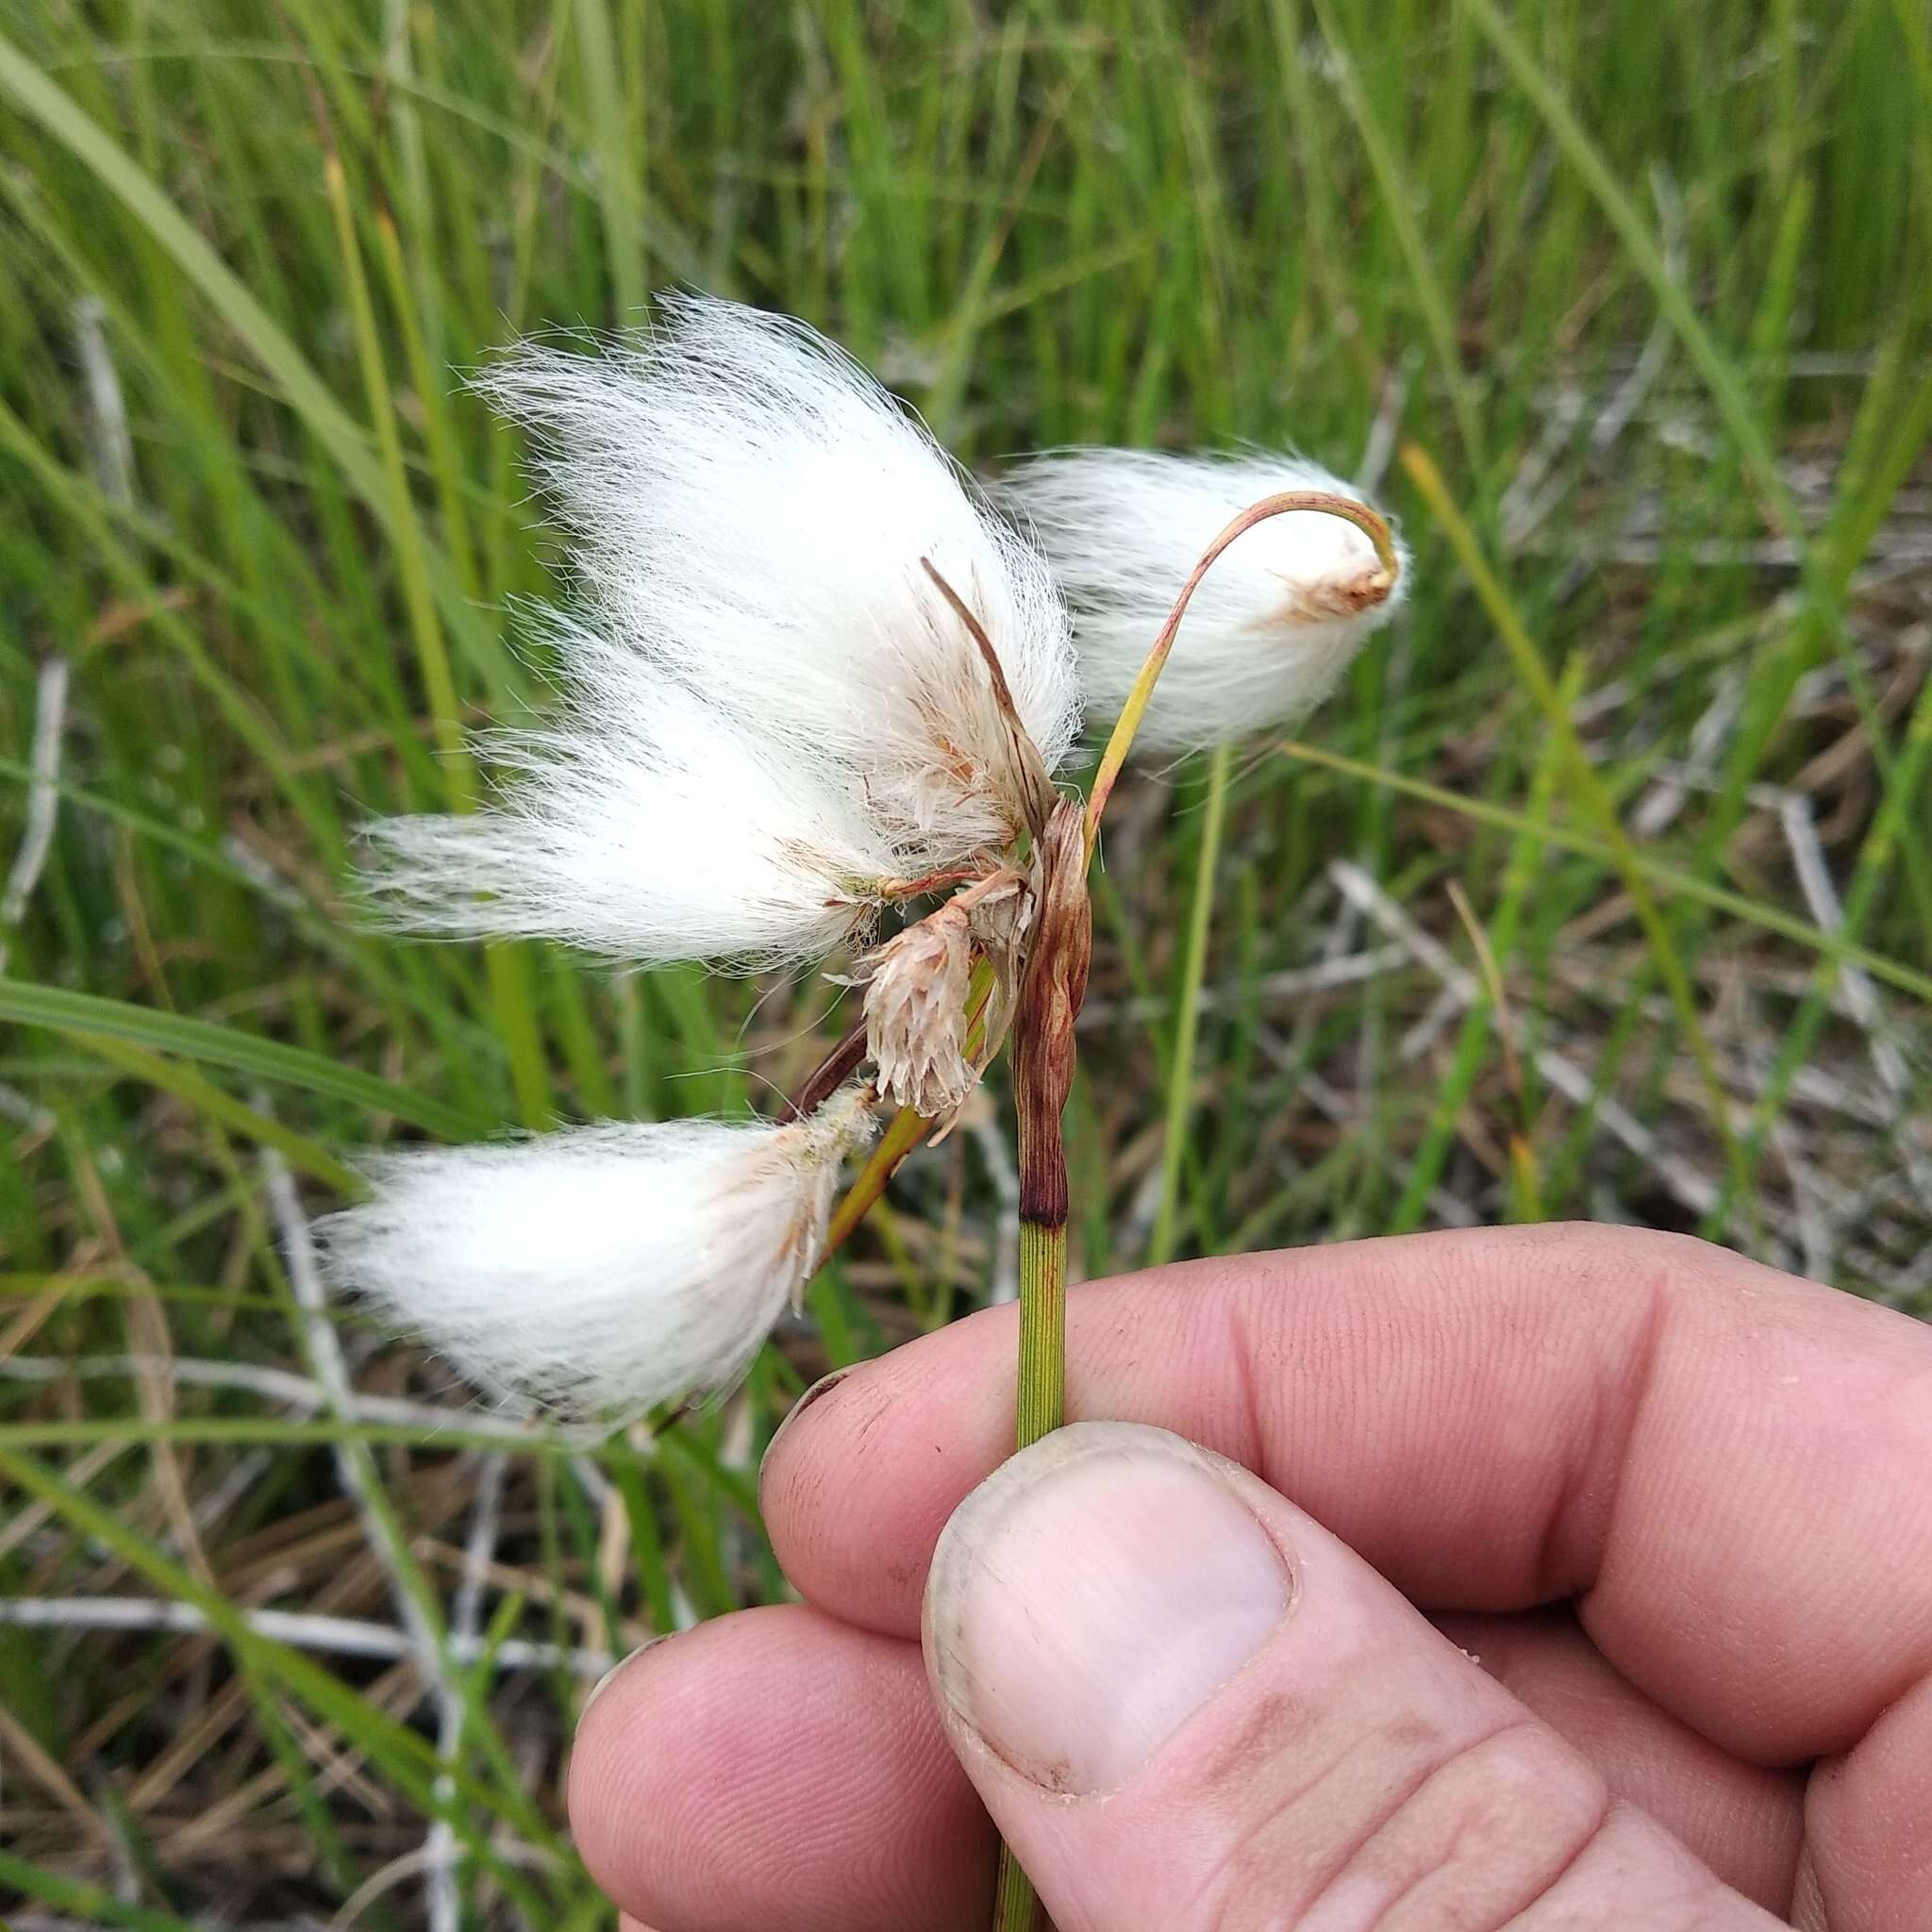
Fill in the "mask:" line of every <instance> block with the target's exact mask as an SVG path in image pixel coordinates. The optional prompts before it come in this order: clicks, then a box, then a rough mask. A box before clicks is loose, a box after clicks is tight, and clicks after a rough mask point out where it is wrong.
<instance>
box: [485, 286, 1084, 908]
mask: <svg viewBox="0 0 1932 1932" xmlns="http://www.w3.org/2000/svg"><path fill="white" fill-rule="evenodd" d="M661 307H662V308H663V311H664V315H665V321H664V325H663V326H662V327H660V328H658V329H656V330H654V331H652V332H650V333H648V334H645V335H642V336H639V337H635V338H630V339H626V340H625V341H623V342H621V343H617V344H612V345H610V346H608V347H607V348H606V349H605V351H604V353H602V354H599V355H579V354H573V353H570V352H568V351H566V350H562V349H558V348H553V347H539V346H534V345H526V346H525V347H523V348H521V349H519V350H517V351H516V352H515V353H514V354H513V355H511V356H510V357H509V358H507V359H506V360H505V361H504V362H503V363H501V364H500V365H499V366H497V367H495V368H494V369H491V370H490V371H488V372H487V373H485V374H484V375H482V376H481V377H479V378H478V382H477V386H478V388H480V389H481V390H482V391H483V392H484V393H485V394H486V395H488V396H489V397H490V399H491V401H492V402H494V403H495V404H496V406H497V407H498V408H500V409H501V410H503V412H504V413H505V414H506V415H508V416H510V417H512V418H514V419H515V420H516V421H517V422H519V423H521V424H523V425H525V427H526V428H527V429H529V430H530V431H531V432H532V434H533V435H534V437H535V438H536V439H537V441H538V443H539V445H540V448H541V452H542V455H541V461H540V465H539V471H540V475H541V479H542V481H543V482H544V484H545V485H546V486H547V487H548V489H549V491H550V492H551V493H552V495H553V497H554V499H555V502H556V504H557V506H558V511H559V513H560V515H561V518H562V520H563V522H564V524H565V525H566V526H567V528H568V530H569V532H570V534H571V538H572V556H573V561H574V563H575V569H576V574H577V576H578V579H579V587H580V590H581V591H582V593H583V595H584V596H585V597H586V598H587V600H588V602H589V604H590V607H591V612H592V614H593V617H594V620H595V622H596V624H597V625H598V626H599V627H600V628H601V629H602V630H603V631H604V632H605V633H607V634H608V636H609V637H610V638H611V639H612V640H613V641H614V642H615V643H617V644H618V645H621V646H622V647H623V648H625V649H628V650H631V651H635V652H637V653H638V654H639V655H640V656H641V657H642V658H645V659H647V660H648V661H649V662H650V663H652V664H653V665H655V666H657V667H658V668H659V669H660V670H661V671H662V672H664V673H665V674H666V675H670V676H671V677H674V678H675V679H676V680H678V681H679V682H680V683H682V684H684V685H685V686H686V687H687V688H688V689H690V690H691V691H695V692H697V693H699V694H700V695H702V696H703V697H704V698H705V699H706V700H707V702H708V703H709V704H710V705H712V706H713V707H714V708H716V709H717V710H718V711H719V712H720V713H721V714H722V715H724V717H725V718H727V719H728V720H729V721H730V723H731V724H733V725H735V726H736V727H737V728H738V729H740V730H741V731H742V732H743V733H744V734H745V735H746V736H748V737H750V738H752V739H754V740H755V741H757V742H758V743H759V744H761V745H767V744H768V745H772V746H774V747H778V748H780V749H782V750H784V751H785V752H787V753H788V754H789V755H790V756H791V757H792V758H796V759H797V760H799V761H800V762H801V763H802V764H803V765H805V766H808V767H809V768H811V769H813V770H822V769H824V768H826V767H836V768H838V770H839V771H840V773H841V777H842V778H843V779H844V780H845V781H846V782H852V781H855V780H856V782H857V785H858V788H859V789H860V791H862V794H863V796H864V799H865V801H866V805H867V808H868V810H869V811H870V812H871V814H872V816H873V818H874V824H875V825H876V827H877V830H878V833H879V836H881V837H882V838H884V839H885V840H886V841H889V842H891V844H893V845H894V846H895V847H897V848H899V849H900V852H901V855H902V859H903V864H904V871H905V873H906V874H907V875H908V876H916V875H919V874H924V873H929V872H939V871H942V870H945V869H946V868H948V867H951V866H955V865H958V864H959V863H960V862H961V861H963V860H965V859H967V858H971V857H972V856H974V855H975V854H977V853H980V852H982V851H987V850H994V849H998V848H1000V847H1002V846H1005V845H1006V844H1008V843H1009V842H1010V841H1012V839H1013V838H1014V836H1015V834H1016V833H1017V832H1019V831H1020V830H1022V829H1023V828H1024V825H1025V824H1026V821H1027V819H1028V817H1029V812H1028V809H1027V807H1028V800H1027V797H1026V795H1025V793H1026V789H1027V788H1026V787H1025V785H1024V777H1023V774H1018V773H1016V772H1015V771H1014V770H1013V769H1012V763H1013V760H1012V751H1011V742H1010V738H1009V734H1008V731H1007V730H1006V727H1005V723H1004V721H1003V719H1002V718H1001V715H1000V712H999V709H998V707H997V705H996V703H995V701H994V697H993V692H992V686H991V680H990V678H989V676H988V674H987V669H986V666H985V664H984V663H983V662H982V661H981V658H980V657H979V654H978V652H977V650H976V649H975V647H974V642H973V640H972V637H971V635H970V632H969V630H968V629H967V627H966V626H965V625H963V624H962V622H961V620H960V618H959V616H958V613H957V612H956V611H955V610H954V609H953V608H951V607H950V605H949V603H948V601H947V599H946V598H945V596H944V594H943V593H942V591H941V588H940V587H939V585H938V584H937V583H935V581H934V578H933V573H938V574H939V575H940V576H941V577H942V579H943V581H944V583H945V584H947V585H949V586H951V588H952V589H953V591H956V592H957V593H958V597H959V598H960V599H961V600H962V601H963V602H964V604H965V605H966V606H967V608H969V609H970V610H971V611H972V613H973V614H974V616H975V617H976V618H977V620H978V622H979V624H980V625H982V626H983V627H984V630H985V632H986V635H987V637H988V638H989V639H990V641H991V645H992V648H993V650H994V652H995V654H996V656H997V658H998V659H999V662H1000V666H1001V669H1002V671H1003V673H1004V675H1005V680H1006V683H1007V686H1008V689H1009V691H1010V692H1011V697H1012V704H1013V708H1014V710H1015V712H1016V713H1017V716H1018V720H1019V723H1020V724H1021V725H1022V726H1023V727H1024V730H1025V732H1026V733H1027V734H1028V736H1030V738H1031V739H1032V741H1033V742H1034V743H1035V744H1036V745H1038V747H1039V749H1040V753H1041V758H1042V759H1043V761H1044V763H1045V766H1046V768H1047V770H1048V771H1051V770H1052V769H1053V768H1054V767H1055V766H1056V765H1057V764H1058V762H1059V761H1060V760H1061V759H1062V758H1064V757H1065V755H1066V753H1067V751H1068V749H1069V747H1070V745H1071V743H1072V741H1073V738H1074V732H1075V730H1076V728H1077V723H1078V698H1077V691H1076V683H1075V678H1074V661H1073V651H1072V645H1071V641H1070V638H1069V632H1068V625H1067V618H1066V613H1065V609H1064V608H1063V606H1062V605H1061V603H1060V600H1059V597H1058V591H1056V589H1055V586H1054V582H1053V578H1052V575H1051V573H1050V572H1049V570H1048V569H1047V567H1046V564H1045V562H1044V560H1043V559H1042V558H1041V557H1040V556H1039V555H1038V553H1037V552H1036V551H1035V550H1034V549H1033V548H1032V546H1031V545H1030V544H1028V543H1027V542H1026V541H1024V540H1023V539H1022V538H1020V537H1019V536H1017V535H1016V534H1015V533H1014V531H1013V530H1012V529H1011V527H1010V526H1009V525H1008V524H1007V523H1006V522H1005V521H1004V520H1003V519H1002V518H1000V517H999V516H998V515H997V514H996V513H995V512H993V511H992V510H991V508H988V507H986V506H985V505H984V504H982V503H981V501H980V500H979V498H978V494H977V492H976V491H975V490H974V487H973V486H972V484H971V483H970V481H969V480H968V479H967V478H966V477H965V476H964V475H962V474H961V472H960V471H959V470H958V467H957V466H956V465H955V464H954V463H953V462H952V461H951V459H950V458H948V457H946V456H945V454H944V453H943V452H942V451H941V449H940V447H939V446H938V444H936V443H935V442H934V441H933V440H932V438H931V437H930V436H928V435H927V434H926V432H925V430H924V427H923V426H922V425H920V424H919V423H918V422H917V421H916V420H915V419H914V418H913V417H911V416H910V415H909V414H908V412H907V411H906V410H905V409H904V408H901V407H900V406H899V405H898V404H897V403H896V402H895V401H894V400H893V399H892V398H891V396H890V395H888V394H887V393H886V391H884V390H882V389H881V388H880V387H879V386H878V384H877V383H875V382H874V380H873V379H872V377H871V376H869V375H867V374H866V373H865V372H864V371H863V370H862V369H860V368H859V367H858V364H857V363H855V362H854V361H852V360H851V358H849V357H847V356H845V355H843V354H842V353H841V352H840V351H839V350H838V349H836V348H834V347H833V346H832V345H831V344H830V343H828V342H826V341H824V340H823V339H822V338H821V337H819V336H817V335H816V334H814V333H813V332H812V331H811V330H810V329H808V328H807V327H806V326H805V325H803V324H800V323H796V322H793V321H790V320H788V319H786V318H784V317H781V316H774V315H767V314H762V313H760V312H759V311H758V310H756V309H752V308H741V307H740V306H738V305H737V304H735V303H729V302H720V301H714V300H710V299H708V298H702V297H671V298H666V299H665V300H664V301H663V302H662V304H661Z"/></svg>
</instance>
